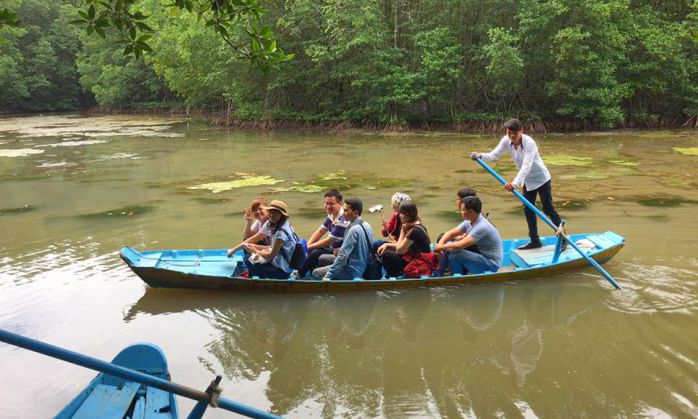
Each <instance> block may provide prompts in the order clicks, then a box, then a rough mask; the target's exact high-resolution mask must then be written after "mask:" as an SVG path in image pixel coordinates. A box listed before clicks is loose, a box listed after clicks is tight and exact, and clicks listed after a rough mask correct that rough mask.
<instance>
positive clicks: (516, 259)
mask: <svg viewBox="0 0 698 419" xmlns="http://www.w3.org/2000/svg"><path fill="white" fill-rule="evenodd" d="M509 259H511V263H513V264H514V265H516V266H518V267H519V268H528V267H530V265H529V264H528V262H526V261H525V260H524V258H522V257H521V256H519V255H518V253H516V252H511V255H510V256H509Z"/></svg>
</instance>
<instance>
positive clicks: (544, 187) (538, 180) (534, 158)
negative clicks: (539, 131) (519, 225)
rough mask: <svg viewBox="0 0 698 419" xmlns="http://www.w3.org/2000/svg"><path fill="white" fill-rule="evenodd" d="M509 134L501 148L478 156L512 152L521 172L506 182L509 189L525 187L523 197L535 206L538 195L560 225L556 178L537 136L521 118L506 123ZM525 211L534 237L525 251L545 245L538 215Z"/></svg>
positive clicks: (489, 158)
mask: <svg viewBox="0 0 698 419" xmlns="http://www.w3.org/2000/svg"><path fill="white" fill-rule="evenodd" d="M504 128H505V129H506V135H505V136H504V137H502V139H501V140H500V141H499V144H498V145H497V147H495V149H494V150H492V152H490V153H478V152H475V153H474V154H475V156H477V157H478V158H481V159H482V160H483V161H485V162H488V161H493V160H497V159H498V158H499V156H501V155H502V153H504V152H505V151H506V152H508V153H509V155H510V156H511V158H512V159H514V163H516V167H517V168H518V169H519V173H518V174H517V175H516V177H515V178H514V180H512V181H511V182H509V183H507V184H506V185H504V188H505V189H506V190H508V191H513V190H514V189H516V188H523V196H524V197H525V198H526V200H528V202H530V203H531V204H533V205H536V196H538V195H539V196H540V201H541V203H542V204H543V212H544V213H545V214H546V215H547V216H548V217H550V220H551V221H552V222H553V223H554V224H555V225H556V226H559V225H560V221H561V220H560V216H559V215H558V213H557V211H555V206H554V205H553V191H552V179H551V177H550V172H548V168H547V167H545V164H544V163H543V159H541V158H540V154H539V153H538V147H537V146H536V142H535V141H533V138H531V137H529V136H528V135H525V134H524V133H523V125H522V124H521V121H519V120H518V119H510V120H508V121H507V122H505V123H504ZM524 214H526V222H527V223H528V237H529V238H530V239H531V241H530V242H528V243H527V244H525V245H523V246H521V247H519V249H521V250H528V249H537V248H539V247H541V246H542V244H541V241H540V237H539V236H538V223H537V220H536V214H535V213H534V212H533V211H531V210H530V209H528V207H527V206H525V205H524Z"/></svg>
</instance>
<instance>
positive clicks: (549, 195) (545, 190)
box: [538, 180, 562, 226]
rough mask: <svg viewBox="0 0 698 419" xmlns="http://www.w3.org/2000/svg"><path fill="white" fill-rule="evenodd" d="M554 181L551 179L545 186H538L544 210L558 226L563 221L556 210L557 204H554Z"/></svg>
mask: <svg viewBox="0 0 698 419" xmlns="http://www.w3.org/2000/svg"><path fill="white" fill-rule="evenodd" d="M552 183H553V181H552V180H549V181H547V182H545V184H544V185H543V186H541V187H540V188H538V196H540V203H541V204H543V212H544V213H545V215H547V216H548V217H550V221H552V222H553V224H555V225H556V226H559V225H560V222H561V221H562V220H561V219H560V215H559V214H558V213H557V211H556V210H555V205H554V204H553V186H552Z"/></svg>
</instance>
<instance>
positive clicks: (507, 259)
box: [120, 231, 625, 291]
mask: <svg viewBox="0 0 698 419" xmlns="http://www.w3.org/2000/svg"><path fill="white" fill-rule="evenodd" d="M569 239H570V240H571V241H572V242H573V243H575V244H576V245H577V247H579V248H580V249H581V251H583V252H584V253H585V255H586V256H587V257H589V258H591V259H593V260H595V261H596V262H598V263H599V264H603V263H605V262H607V261H608V260H610V259H611V258H612V257H613V256H614V255H615V254H616V253H618V251H620V249H621V248H622V247H623V245H624V244H625V239H624V238H623V237H621V236H620V235H618V234H616V233H614V232H612V231H607V232H605V233H600V234H573V235H570V236H569ZM527 241H528V239H511V240H504V246H503V250H504V261H503V264H502V268H501V269H499V270H498V271H497V272H485V273H482V274H470V275H449V276H443V277H423V278H383V279H380V280H372V281H369V280H363V279H360V278H356V279H354V280H350V281H315V280H294V279H268V278H257V277H253V278H245V277H242V276H240V274H241V273H242V271H243V270H244V264H243V259H242V257H243V255H242V252H238V253H236V254H235V255H233V257H232V258H228V257H227V256H226V249H212V250H159V251H146V252H138V251H136V250H134V249H132V248H130V247H124V248H122V249H121V252H120V256H121V258H122V259H123V260H124V262H126V264H127V265H128V266H129V267H130V268H131V269H132V270H133V271H134V272H135V273H136V275H138V276H139V277H140V278H141V279H142V280H143V281H144V282H145V283H147V284H148V285H150V286H151V287H168V288H208V289H229V290H242V289H252V290H279V291H332V290H353V289H377V288H393V287H405V286H441V285H455V284H462V283H467V282H477V281H511V280H519V279H526V278H540V277H542V276H544V275H549V274H553V273H557V272H560V271H562V270H567V269H575V268H577V269H578V268H581V267H586V266H589V265H588V262H587V261H586V259H585V258H584V257H582V256H581V255H580V253H578V252H577V251H576V250H575V249H572V248H571V247H570V248H568V249H567V250H565V251H563V252H561V253H559V252H556V247H557V245H558V238H557V237H555V236H551V237H544V238H543V239H542V241H543V244H544V246H543V247H542V248H540V249H534V250H518V249H517V247H518V246H521V245H522V244H524V243H526V242H527Z"/></svg>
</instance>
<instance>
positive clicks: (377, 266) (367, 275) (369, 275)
mask: <svg viewBox="0 0 698 419" xmlns="http://www.w3.org/2000/svg"><path fill="white" fill-rule="evenodd" d="M360 226H361V229H362V230H363V231H364V235H365V236H366V244H367V245H368V255H369V256H368V265H367V266H366V270H365V271H364V274H363V277H364V279H370V280H376V279H381V278H382V277H383V265H382V264H381V261H380V259H378V257H377V256H376V255H375V254H374V253H373V245H372V244H371V238H370V237H369V236H368V231H366V229H365V228H364V223H363V222H362V223H361V224H360Z"/></svg>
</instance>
